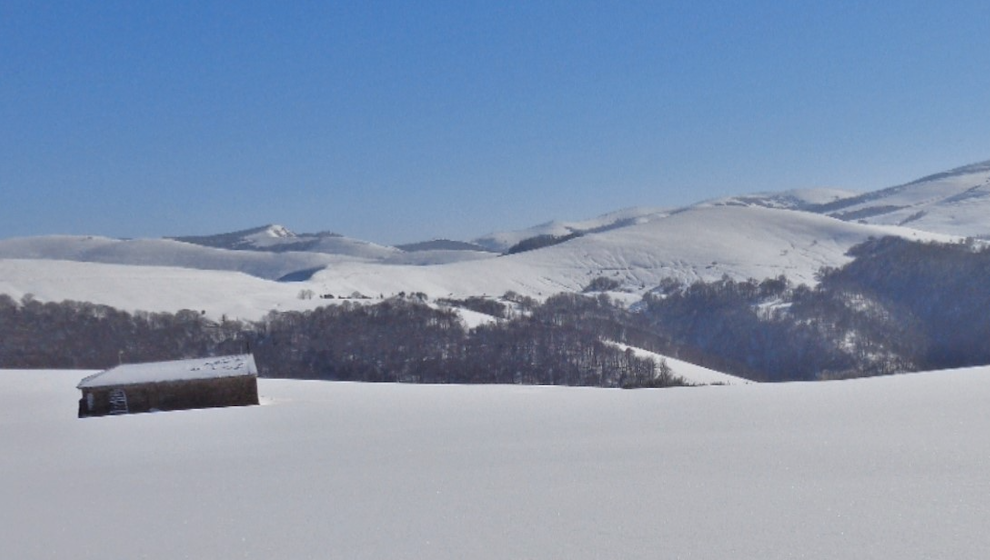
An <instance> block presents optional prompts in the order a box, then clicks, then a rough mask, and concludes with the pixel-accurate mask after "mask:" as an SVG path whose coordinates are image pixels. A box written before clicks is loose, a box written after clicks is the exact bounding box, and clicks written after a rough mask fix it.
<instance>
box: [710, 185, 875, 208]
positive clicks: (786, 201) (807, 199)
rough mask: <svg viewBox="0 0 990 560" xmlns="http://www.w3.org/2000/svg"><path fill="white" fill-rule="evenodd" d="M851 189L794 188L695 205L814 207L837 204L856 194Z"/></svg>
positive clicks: (718, 199) (725, 198)
mask: <svg viewBox="0 0 990 560" xmlns="http://www.w3.org/2000/svg"><path fill="white" fill-rule="evenodd" d="M856 194H857V193H855V192H853V191H846V190H841V189H827V188H818V189H794V190H790V191H783V192H766V193H754V194H748V195H740V196H730V197H724V198H716V199H713V200H706V201H704V202H699V203H698V204H696V205H695V206H761V207H763V208H779V209H783V210H809V209H816V208H817V207H819V206H821V205H823V204H839V203H840V202H841V201H844V200H846V199H849V198H852V197H854V196H856Z"/></svg>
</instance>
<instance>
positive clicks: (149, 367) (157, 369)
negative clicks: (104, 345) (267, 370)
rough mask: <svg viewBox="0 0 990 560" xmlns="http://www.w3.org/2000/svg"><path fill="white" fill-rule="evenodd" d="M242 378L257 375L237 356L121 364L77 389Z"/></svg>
mask: <svg viewBox="0 0 990 560" xmlns="http://www.w3.org/2000/svg"><path fill="white" fill-rule="evenodd" d="M242 375H258V366H256V365H255V363H254V356H252V355H250V354H239V355H233V356H218V357H212V358H194V359H188V360H175V361H169V362H147V363H142V364H122V365H119V366H117V367H114V368H110V369H108V370H105V371H101V372H99V373H95V374H93V375H90V376H88V377H86V378H84V379H83V380H82V381H80V382H79V385H78V388H80V389H84V388H93V387H108V386H112V385H138V384H144V383H163V382H167V381H187V380H191V379H219V378H222V377H238V376H242Z"/></svg>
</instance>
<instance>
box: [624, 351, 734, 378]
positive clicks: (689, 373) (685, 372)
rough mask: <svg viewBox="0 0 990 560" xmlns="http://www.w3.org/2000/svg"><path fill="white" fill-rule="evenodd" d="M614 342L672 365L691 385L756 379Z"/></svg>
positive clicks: (641, 354)
mask: <svg viewBox="0 0 990 560" xmlns="http://www.w3.org/2000/svg"><path fill="white" fill-rule="evenodd" d="M613 344H614V345H615V346H616V347H617V348H619V349H621V350H623V351H625V350H632V351H633V354H634V355H636V357H638V358H648V359H650V360H653V361H654V362H656V363H658V364H659V363H660V362H666V363H667V365H668V366H670V370H671V372H672V373H673V374H674V375H676V376H678V377H680V378H682V379H684V380H685V381H687V382H688V383H689V384H691V385H746V384H748V383H754V381H750V380H749V379H743V378H742V377H737V376H735V375H729V374H728V373H722V372H720V371H715V370H713V369H709V368H706V367H703V366H699V365H696V364H692V363H690V362H685V361H684V360H678V359H677V358H671V357H670V356H664V355H662V354H657V353H656V352H650V351H648V350H643V349H642V348H636V347H633V346H629V345H628V344H620V343H613Z"/></svg>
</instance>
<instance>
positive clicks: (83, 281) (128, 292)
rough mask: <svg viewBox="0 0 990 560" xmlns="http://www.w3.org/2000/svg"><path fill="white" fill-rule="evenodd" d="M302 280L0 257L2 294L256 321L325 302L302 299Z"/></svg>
mask: <svg viewBox="0 0 990 560" xmlns="http://www.w3.org/2000/svg"><path fill="white" fill-rule="evenodd" d="M301 289H305V285H301V284H300V283H284V282H273V281H270V280H262V279H261V278H256V277H254V276H248V275H247V274H241V273H239V272H226V271H217V270H194V269H188V268H173V267H158V266H128V265H122V264H97V263H84V262H83V263H81V262H72V261H53V260H31V259H29V260H22V259H0V293H2V294H7V295H9V296H11V297H13V298H14V299H15V300H19V299H21V298H22V297H23V296H25V295H29V294H30V295H32V296H34V298H35V299H37V300H38V301H43V302H44V301H56V302H58V301H63V300H72V301H88V302H92V303H97V304H102V305H109V306H111V307H115V308H117V309H121V310H124V311H130V312H133V311H167V312H170V313H174V312H176V311H179V310H181V309H191V310H193V311H202V312H205V314H206V316H207V317H209V318H211V319H213V320H220V319H221V318H223V317H224V316H226V317H227V318H230V319H234V318H238V319H246V320H257V319H260V318H262V317H263V316H264V315H265V314H266V313H268V312H269V311H287V310H303V309H311V308H313V307H316V306H318V305H324V304H326V302H325V301H323V300H319V299H311V300H301V299H299V297H298V296H299V292H300V290H301Z"/></svg>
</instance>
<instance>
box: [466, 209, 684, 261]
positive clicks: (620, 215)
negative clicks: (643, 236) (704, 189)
mask: <svg viewBox="0 0 990 560" xmlns="http://www.w3.org/2000/svg"><path fill="white" fill-rule="evenodd" d="M669 213H670V210H669V209H666V208H656V207H650V206H636V207H633V208H625V209H622V210H616V211H615V212H609V213H607V214H602V215H601V216H597V217H595V218H591V219H588V220H580V221H559V220H553V221H550V222H546V223H544V224H540V225H537V226H533V227H529V228H525V229H519V230H512V231H500V232H494V233H489V234H488V235H485V236H482V237H479V238H477V239H474V240H472V241H471V242H472V243H474V244H476V245H479V246H481V247H484V248H486V249H488V250H490V251H497V252H504V251H506V250H507V249H509V248H510V247H512V246H513V245H515V244H517V243H519V242H520V241H523V240H526V239H529V238H531V237H537V236H541V235H553V236H557V237H563V236H567V235H570V234H572V233H579V232H587V231H603V230H608V229H614V228H617V227H624V226H627V225H632V224H637V223H644V222H649V221H652V220H655V219H659V218H662V217H664V216H666V215H667V214H669Z"/></svg>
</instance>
